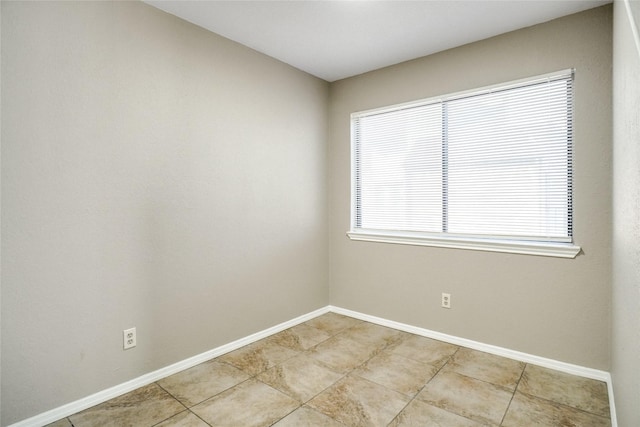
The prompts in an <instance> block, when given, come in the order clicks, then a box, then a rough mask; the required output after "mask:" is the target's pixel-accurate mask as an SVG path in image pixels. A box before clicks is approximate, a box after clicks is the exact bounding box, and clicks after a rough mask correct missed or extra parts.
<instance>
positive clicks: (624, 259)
mask: <svg viewBox="0 0 640 427" xmlns="http://www.w3.org/2000/svg"><path fill="white" fill-rule="evenodd" d="M633 13H634V14H635V13H638V14H640V8H636V9H635V10H634V11H633ZM629 18H630V16H628V15H627V10H626V8H625V4H624V3H623V2H622V1H616V2H615V3H614V22H615V25H614V33H613V66H614V68H613V113H614V114H613V141H614V142H613V144H614V145H613V147H614V149H613V164H614V169H613V171H614V173H613V310H612V320H613V322H612V323H613V328H612V345H611V350H612V351H611V375H612V378H613V388H614V395H615V401H616V409H617V414H618V422H619V425H621V426H639V425H640V407H638V398H639V396H640V370H639V369H638V355H639V354H640V329H639V327H640V40H637V41H634V39H633V34H632V31H631V20H630V19H629ZM634 18H635V22H636V23H637V22H639V19H640V16H634ZM636 25H637V24H636ZM636 43H637V45H636Z"/></svg>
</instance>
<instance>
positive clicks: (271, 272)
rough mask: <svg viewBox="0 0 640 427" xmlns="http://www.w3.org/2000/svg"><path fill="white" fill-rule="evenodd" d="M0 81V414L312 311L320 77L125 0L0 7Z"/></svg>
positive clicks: (319, 250) (319, 243)
mask: <svg viewBox="0 0 640 427" xmlns="http://www.w3.org/2000/svg"><path fill="white" fill-rule="evenodd" d="M2 92H3V93H2V350H3V353H2V374H3V376H2V398H3V402H2V425H7V424H9V423H12V422H15V421H18V420H21V419H24V418H27V417H30V416H34V415H36V414H39V413H41V412H44V411H46V410H49V409H52V408H55V407H58V406H60V405H62V404H65V403H68V402H71V401H74V400H76V399H79V398H82V397H86V396H88V395H90V394H92V393H95V392H98V391H101V390H104V389H106V388H108V387H110V386H114V385H117V384H120V383H123V382H124V381H127V380H130V379H132V378H135V377H137V376H140V375H142V374H145V373H148V372H151V371H153V370H155V369H159V368H161V367H164V366H167V365H169V364H171V363H174V362H176V361H179V360H183V359H185V358H187V357H191V356H194V355H196V354H199V353H201V352H203V351H206V350H210V349H212V348H215V347H217V346H219V345H222V344H225V343H228V342H230V341H233V340H235V339H238V338H241V337H244V336H247V335H249V334H251V333H254V332H256V331H259V330H263V329H265V328H267V327H270V326H273V325H275V324H278V323H280V322H283V321H286V320H289V319H292V318H294V317H296V316H298V315H301V314H304V313H308V312H310V311H312V310H315V309H317V308H319V307H322V306H326V305H327V304H328V302H329V301H328V289H327V285H326V283H327V270H328V268H327V262H328V260H327V241H326V238H325V232H326V209H325V206H326V197H325V194H326V191H325V181H326V176H325V161H326V154H325V152H326V145H325V142H326V128H327V110H326V107H327V103H328V100H327V99H328V98H327V97H328V84H327V83H326V82H323V81H321V80H319V79H316V78H314V77H311V76H309V75H307V74H304V73H302V72H300V71H298V70H295V69H293V68H291V67H289V66H287V65H284V64H282V63H280V62H278V61H276V60H273V59H271V58H268V57H266V56H263V55H261V54H258V53H256V52H254V51H252V50H249V49H247V48H244V47H242V46H240V45H238V44H235V43H232V42H230V41H228V40H226V39H223V38H221V37H218V36H216V35H214V34H211V33H209V32H207V31H204V30H202V29H199V28H197V27H195V26H193V25H191V24H188V23H186V22H184V21H181V20H179V19H177V18H175V17H172V16H170V15H167V14H165V13H163V12H160V11H159V10H157V9H154V8H152V7H150V6H147V5H145V4H143V3H133V2H100V3H96V2H55V3H51V2H42V3H32V2H16V3H13V2H4V1H3V2H2ZM133 326H135V327H137V331H138V346H137V347H136V348H135V349H133V350H128V351H123V350H122V330H123V329H125V328H129V327H133Z"/></svg>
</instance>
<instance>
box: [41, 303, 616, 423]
mask: <svg viewBox="0 0 640 427" xmlns="http://www.w3.org/2000/svg"><path fill="white" fill-rule="evenodd" d="M272 425H273V426H274V427H290V426H295V427H300V426H327V427H345V426H353V427H355V426H393V427H400V426H421V427H422V426H446V427H457V426H468V427H471V426H505V427H507V426H511V427H522V426H594V427H599V426H610V425H611V423H610V420H609V402H608V396H607V386H606V384H605V383H603V382H600V381H594V380H588V379H584V378H581V377H576V376H572V375H568V374H565V373H561V372H557V371H552V370H549V369H545V368H541V367H538V366H534V365H529V364H525V363H522V362H518V361H515V360H510V359H505V358H502V357H498V356H494V355H490V354H487V353H482V352H479V351H475V350H470V349H467V348H464V347H458V346H455V345H451V344H447V343H443V342H440V341H436V340H433V339H429V338H424V337H420V336H417V335H412V334H408V333H405V332H401V331H397V330H394V329H389V328H385V327H382V326H377V325H373V324H371V323H367V322H363V321H360V320H356V319H353V318H350V317H345V316H341V315H338V314H335V313H328V314H325V315H323V316H320V317H317V318H315V319H312V320H310V321H308V322H306V323H303V324H301V325H298V326H295V327H293V328H291V329H288V330H286V331H283V332H281V333H279V334H276V335H274V336H271V337H269V338H266V339H264V340H262V341H259V342H256V343H254V344H251V345H248V346H246V347H243V348H241V349H239V350H236V351H234V352H231V353H228V354H226V355H224V356H221V357H218V358H217V359H214V360H211V361H209V362H205V363H202V364H200V365H198V366H196V367H193V368H191V369H187V370H185V371H183V372H180V373H178V374H175V375H172V376H170V377H168V378H165V379H162V380H160V381H158V382H157V383H154V384H150V385H148V386H145V387H142V388H140V389H138V390H135V391H133V392H131V393H128V394H125V395H123V396H120V397H118V398H116V399H113V400H110V401H108V402H105V403H103V404H100V405H97V406H95V407H93V408H90V409H87V410H85V411H82V412H80V413H78V414H75V415H72V416H70V417H69V418H65V419H63V420H60V421H58V422H56V423H53V424H51V426H55V427H63V426H64V427H70V426H74V427H93V426H101V427H107V426H118V427H121V426H135V427H147V426H148V427H151V426H159V427H169V426H177V427H207V426H229V427H249V426H272Z"/></svg>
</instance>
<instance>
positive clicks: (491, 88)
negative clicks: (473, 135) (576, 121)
mask: <svg viewBox="0 0 640 427" xmlns="http://www.w3.org/2000/svg"><path fill="white" fill-rule="evenodd" d="M574 73H575V69H574V68H567V69H565V70H560V71H555V72H551V73H546V74H540V75H536V76H531V77H525V78H522V79H517V80H512V81H509V82H504V83H496V84H492V85H488V86H483V87H479V88H474V89H468V90H462V91H458V92H453V93H448V94H446V95H441V96H432V97H430V98H423V99H418V100H415V101H409V102H402V103H400V104H394V105H388V106H385V107H378V108H372V109H369V110H363V111H356V112H355V113H351V119H354V118H359V117H365V116H370V115H373V114H381V113H389V112H392V111H397V110H403V109H406V108H412V107H420V106H423V105H428V104H437V103H439V102H445V101H451V100H455V99H460V98H465V97H471V96H476V95H480V94H485V93H492V92H497V91H501V90H506V89H514V88H517V87H524V86H529V85H534V84H537V83H543V82H547V81H552V80H560V79H565V78H568V77H571V76H573V74H574Z"/></svg>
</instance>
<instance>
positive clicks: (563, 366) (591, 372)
mask: <svg viewBox="0 0 640 427" xmlns="http://www.w3.org/2000/svg"><path fill="white" fill-rule="evenodd" d="M329 311H331V312H333V313H337V314H342V315H345V316H349V317H353V318H356V319H360V320H364V321H366V322H370V323H375V324H376V325H380V326H386V327H389V328H393V329H397V330H400V331H404V332H409V333H411V334H415V335H420V336H423V337H427V338H433V339H436V340H439V341H444V342H447V343H449V344H455V345H459V346H463V347H467V348H470V349H473V350H478V351H482V352H485V353H489V354H494V355H496V356H502V357H508V358H509V359H513V360H518V361H520V362H525V363H530V364H532V365H537V366H541V367H543V368H549V369H553V370H556V371H560V372H564V373H567V374H571V375H577V376H580V377H584V378H590V379H593V380H599V381H603V382H605V383H607V390H608V392H609V409H610V411H611V427H618V422H617V418H616V413H615V404H614V402H613V386H612V383H611V374H610V373H609V372H606V371H601V370H598V369H592V368H586V367H584V366H579V365H574V364H571V363H566V362H560V361H558V360H553V359H548V358H546V357H540V356H535V355H533V354H528V353H523V352H521V351H515V350H510V349H508V348H504V347H498V346H495V345H491V344H484V343H481V342H478V341H473V340H469V339H466V338H460V337H456V336H453V335H448V334H443V333H441V332H436V331H432V330H429V329H424V328H420V327H417V326H412V325H407V324H405V323H400V322H395V321H393V320H387V319H383V318H381V317H376V316H371V315H368V314H363V313H360V312H357V311H353V310H348V309H345V308H341V307H335V306H329Z"/></svg>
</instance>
